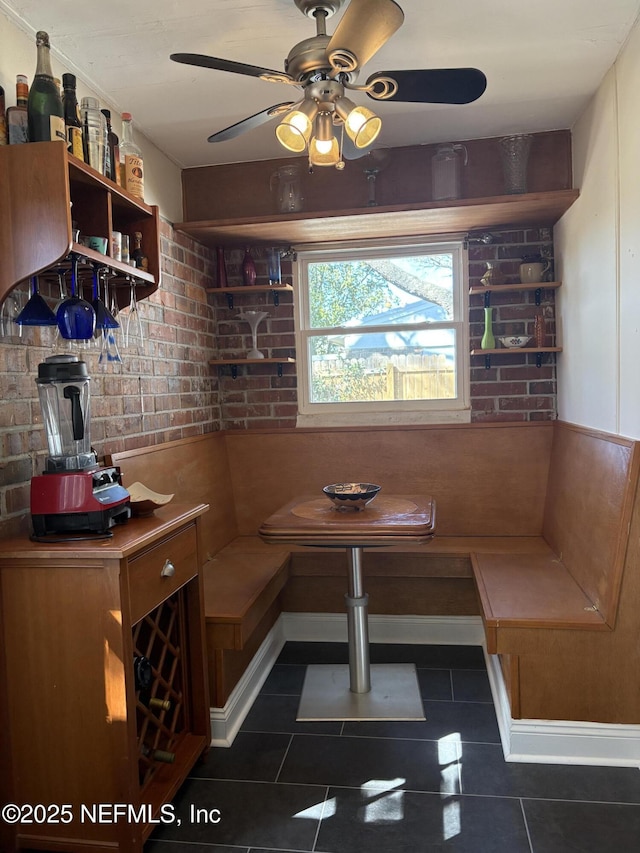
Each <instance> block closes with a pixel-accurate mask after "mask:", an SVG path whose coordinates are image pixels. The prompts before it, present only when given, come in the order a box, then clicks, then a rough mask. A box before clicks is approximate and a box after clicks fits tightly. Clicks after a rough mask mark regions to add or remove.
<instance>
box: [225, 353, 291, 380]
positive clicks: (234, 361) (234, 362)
mask: <svg viewBox="0 0 640 853" xmlns="http://www.w3.org/2000/svg"><path fill="white" fill-rule="evenodd" d="M295 363H296V360H295V358H214V359H211V361H209V364H211V365H217V366H218V367H221V366H222V365H225V364H227V365H229V366H230V367H231V375H232V376H233V378H234V379H235V378H236V376H237V375H238V365H239V364H277V365H278V376H282V365H283V364H295Z"/></svg>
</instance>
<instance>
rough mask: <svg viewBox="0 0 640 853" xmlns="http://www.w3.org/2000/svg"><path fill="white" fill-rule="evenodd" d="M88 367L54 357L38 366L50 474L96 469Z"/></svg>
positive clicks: (65, 357) (70, 357) (68, 357)
mask: <svg viewBox="0 0 640 853" xmlns="http://www.w3.org/2000/svg"><path fill="white" fill-rule="evenodd" d="M90 381H91V380H90V379H89V374H88V373H87V365H86V364H85V363H84V362H83V361H78V357H77V356H75V355H70V354H68V355H53V356H51V357H50V358H47V359H45V361H44V362H42V363H41V364H39V365H38V378H37V379H36V385H37V386H38V396H39V398H40V407H41V409H42V417H43V420H44V428H45V431H46V434H47V445H48V448H49V456H48V458H47V461H46V464H45V471H47V472H63V471H85V470H87V469H88V468H93V467H96V465H97V460H96V455H95V453H93V452H92V450H91V434H90V430H89V416H90V393H89V383H90Z"/></svg>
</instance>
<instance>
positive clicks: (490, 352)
mask: <svg viewBox="0 0 640 853" xmlns="http://www.w3.org/2000/svg"><path fill="white" fill-rule="evenodd" d="M545 352H562V347H500V349H472V350H471V352H470V355H483V356H484V366H485V369H486V370H489V368H490V367H491V357H492V356H494V355H505V353H516V354H520V353H533V354H534V355H535V357H536V367H542V356H543V354H544V353H545Z"/></svg>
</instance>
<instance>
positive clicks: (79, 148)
mask: <svg viewBox="0 0 640 853" xmlns="http://www.w3.org/2000/svg"><path fill="white" fill-rule="evenodd" d="M62 86H63V90H64V91H63V95H62V106H63V109H64V126H65V130H66V133H67V143H68V146H69V151H70V152H71V154H73V156H74V157H77V158H78V159H79V160H82V161H84V144H83V140H82V122H81V121H80V107H79V106H78V98H77V97H76V75H75V74H63V75H62Z"/></svg>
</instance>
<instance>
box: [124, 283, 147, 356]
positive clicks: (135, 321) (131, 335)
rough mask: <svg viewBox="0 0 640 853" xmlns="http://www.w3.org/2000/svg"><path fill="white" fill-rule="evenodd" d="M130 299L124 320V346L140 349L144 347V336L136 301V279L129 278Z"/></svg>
mask: <svg viewBox="0 0 640 853" xmlns="http://www.w3.org/2000/svg"><path fill="white" fill-rule="evenodd" d="M130 287H131V291H130V300H129V313H128V314H127V320H126V332H125V336H126V346H128V347H132V346H138V347H139V349H140V350H142V348H143V347H144V336H143V333H142V319H141V317H140V311H139V310H138V301H137V299H136V281H135V279H133V278H132V279H131V280H130Z"/></svg>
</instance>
